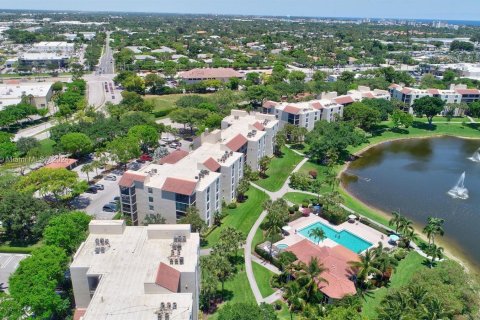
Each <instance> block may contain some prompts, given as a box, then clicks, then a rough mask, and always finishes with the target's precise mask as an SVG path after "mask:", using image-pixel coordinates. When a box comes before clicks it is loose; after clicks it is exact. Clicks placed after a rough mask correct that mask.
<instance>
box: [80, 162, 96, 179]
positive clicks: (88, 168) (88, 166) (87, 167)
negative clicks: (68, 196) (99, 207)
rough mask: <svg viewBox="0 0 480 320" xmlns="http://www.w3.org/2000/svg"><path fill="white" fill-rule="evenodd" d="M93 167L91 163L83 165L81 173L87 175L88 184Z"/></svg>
mask: <svg viewBox="0 0 480 320" xmlns="http://www.w3.org/2000/svg"><path fill="white" fill-rule="evenodd" d="M92 169H93V168H92V165H91V164H89V163H86V164H84V165H83V167H82V169H80V171H82V172H83V173H85V174H86V175H87V182H88V183H90V175H89V173H90V171H92Z"/></svg>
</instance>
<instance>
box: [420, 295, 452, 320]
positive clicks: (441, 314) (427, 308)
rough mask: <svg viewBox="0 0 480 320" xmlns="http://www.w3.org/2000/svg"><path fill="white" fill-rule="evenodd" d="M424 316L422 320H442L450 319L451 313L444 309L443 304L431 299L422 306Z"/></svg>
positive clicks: (433, 298)
mask: <svg viewBox="0 0 480 320" xmlns="http://www.w3.org/2000/svg"><path fill="white" fill-rule="evenodd" d="M422 307H423V310H424V314H423V317H422V319H425V320H442V319H450V317H451V316H452V312H451V311H450V310H447V309H445V306H444V305H443V303H442V302H441V301H440V300H438V299H437V298H436V297H432V298H430V299H428V300H427V301H426V303H425V304H423V306H422Z"/></svg>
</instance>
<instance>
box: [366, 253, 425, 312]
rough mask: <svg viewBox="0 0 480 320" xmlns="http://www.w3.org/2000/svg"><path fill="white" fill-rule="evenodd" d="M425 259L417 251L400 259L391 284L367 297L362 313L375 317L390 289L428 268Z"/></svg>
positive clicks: (399, 285)
mask: <svg viewBox="0 0 480 320" xmlns="http://www.w3.org/2000/svg"><path fill="white" fill-rule="evenodd" d="M424 260H425V258H423V257H422V256H420V255H419V254H418V253H416V252H410V253H409V254H408V255H407V256H406V257H405V259H403V260H402V261H400V263H399V264H398V266H397V269H396V271H395V273H394V274H393V276H392V278H391V279H390V285H389V287H388V289H387V288H385V287H384V288H380V289H377V290H375V291H373V292H371V294H369V295H367V296H366V297H365V300H364V301H363V307H362V315H364V316H365V317H367V319H375V318H376V315H377V312H376V309H377V308H378V307H379V306H380V303H381V302H382V300H383V298H384V297H385V296H386V294H387V292H388V290H389V289H394V288H399V287H401V286H403V285H405V284H407V283H408V282H409V281H410V279H411V278H412V276H413V275H414V274H415V273H416V272H417V271H419V270H422V269H424V268H426V267H425V266H424V265H423V264H422V262H423V261H424Z"/></svg>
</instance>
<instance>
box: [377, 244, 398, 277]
mask: <svg viewBox="0 0 480 320" xmlns="http://www.w3.org/2000/svg"><path fill="white" fill-rule="evenodd" d="M375 250H377V249H375ZM377 252H378V251H377ZM377 252H375V256H376V259H375V263H374V265H375V267H376V268H377V269H378V270H379V271H380V272H381V273H380V275H381V281H382V282H386V281H388V279H389V278H390V276H391V274H392V271H393V269H395V266H397V265H398V260H397V259H395V257H394V256H393V255H390V254H388V253H387V252H385V251H381V252H380V253H377Z"/></svg>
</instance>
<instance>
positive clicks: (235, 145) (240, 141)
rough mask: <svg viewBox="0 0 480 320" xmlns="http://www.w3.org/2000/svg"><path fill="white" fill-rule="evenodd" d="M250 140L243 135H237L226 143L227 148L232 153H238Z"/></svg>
mask: <svg viewBox="0 0 480 320" xmlns="http://www.w3.org/2000/svg"><path fill="white" fill-rule="evenodd" d="M247 142H248V140H247V138H245V137H244V136H243V135H242V134H240V133H239V134H237V135H236V136H235V137H234V138H232V139H231V140H230V141H228V142H227V143H226V146H227V147H228V148H229V149H230V150H232V151H238V149H240V148H241V147H242V146H243V145H244V144H245V143H247Z"/></svg>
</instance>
